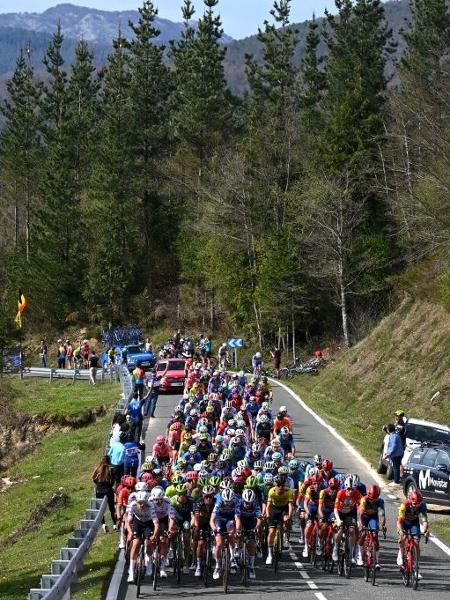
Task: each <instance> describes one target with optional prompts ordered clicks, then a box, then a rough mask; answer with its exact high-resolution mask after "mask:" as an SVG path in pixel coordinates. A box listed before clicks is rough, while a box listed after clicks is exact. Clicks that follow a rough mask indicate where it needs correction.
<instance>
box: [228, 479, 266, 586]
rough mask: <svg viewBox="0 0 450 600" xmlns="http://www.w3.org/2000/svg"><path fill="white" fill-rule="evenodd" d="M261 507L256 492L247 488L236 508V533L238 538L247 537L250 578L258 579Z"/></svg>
mask: <svg viewBox="0 0 450 600" xmlns="http://www.w3.org/2000/svg"><path fill="white" fill-rule="evenodd" d="M261 517H262V514H261V507H260V505H259V503H258V501H257V499H256V494H255V492H254V491H253V490H252V489H250V488H246V489H244V491H243V492H242V499H241V501H240V503H239V504H238V505H237V507H236V517H235V520H236V533H237V535H238V536H240V535H241V533H242V532H243V535H244V536H246V537H247V540H248V543H247V549H248V563H249V577H250V579H256V573H255V556H256V532H257V531H259V530H260V528H261Z"/></svg>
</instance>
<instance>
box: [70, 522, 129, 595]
mask: <svg viewBox="0 0 450 600" xmlns="http://www.w3.org/2000/svg"><path fill="white" fill-rule="evenodd" d="M117 540H118V536H117V533H116V532H110V533H108V534H107V535H104V534H103V533H101V532H100V533H99V534H98V536H97V537H96V538H95V541H94V543H93V544H92V547H91V550H90V552H89V556H88V557H87V558H86V560H85V562H84V568H83V571H82V572H81V574H80V576H79V579H78V581H77V582H76V583H75V584H74V585H73V586H72V590H71V592H72V593H71V598H72V599H73V600H100V598H104V597H105V596H106V592H107V590H108V586H109V582H110V577H111V574H112V571H113V569H114V566H115V564H116V560H117Z"/></svg>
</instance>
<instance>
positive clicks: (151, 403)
mask: <svg viewBox="0 0 450 600" xmlns="http://www.w3.org/2000/svg"><path fill="white" fill-rule="evenodd" d="M168 369H169V361H167V365H166V369H165V371H163V372H160V373H158V372H157V370H156V367H155V368H154V369H153V371H152V372H150V373H149V374H148V377H147V380H146V381H145V386H146V388H147V395H146V396H145V398H144V402H145V401H147V403H146V405H145V409H144V415H145V416H148V415H150V417H151V418H154V416H155V409H156V404H157V402H158V396H159V388H160V386H161V379H162V378H163V377H165V375H166V373H167V371H168Z"/></svg>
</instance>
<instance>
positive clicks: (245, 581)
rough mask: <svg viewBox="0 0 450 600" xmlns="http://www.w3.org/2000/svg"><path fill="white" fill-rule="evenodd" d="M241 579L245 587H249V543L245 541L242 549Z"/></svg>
mask: <svg viewBox="0 0 450 600" xmlns="http://www.w3.org/2000/svg"><path fill="white" fill-rule="evenodd" d="M241 579H242V585H243V586H244V587H247V586H248V563H247V542H246V541H245V540H244V542H243V544H242V549H241Z"/></svg>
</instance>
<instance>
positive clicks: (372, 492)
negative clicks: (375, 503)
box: [367, 485, 381, 500]
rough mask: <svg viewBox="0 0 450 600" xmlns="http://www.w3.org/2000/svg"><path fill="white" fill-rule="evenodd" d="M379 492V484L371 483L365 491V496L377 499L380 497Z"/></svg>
mask: <svg viewBox="0 0 450 600" xmlns="http://www.w3.org/2000/svg"><path fill="white" fill-rule="evenodd" d="M380 494H381V490H380V486H379V485H371V486H370V488H369V490H368V492H367V496H368V497H369V498H370V499H371V500H377V499H378V498H379V497H380Z"/></svg>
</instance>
